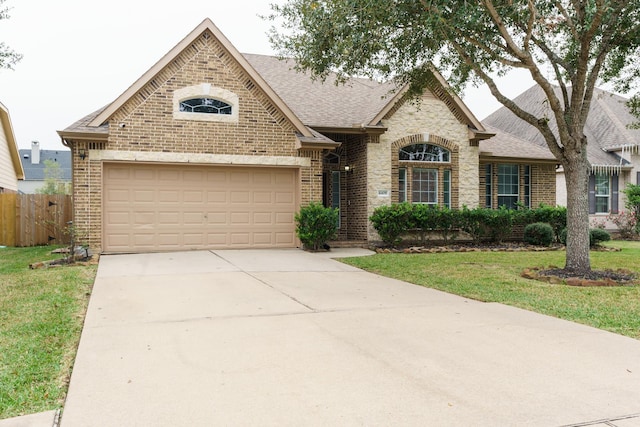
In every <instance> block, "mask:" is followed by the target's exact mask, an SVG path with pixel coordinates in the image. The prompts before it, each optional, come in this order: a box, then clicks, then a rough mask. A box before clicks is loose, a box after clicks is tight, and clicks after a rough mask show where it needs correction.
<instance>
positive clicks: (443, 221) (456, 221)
mask: <svg viewBox="0 0 640 427" xmlns="http://www.w3.org/2000/svg"><path fill="white" fill-rule="evenodd" d="M436 216H437V218H436V224H437V230H438V232H439V233H440V236H442V240H443V242H444V244H445V245H446V244H448V243H449V241H450V240H453V239H455V238H456V237H457V236H458V231H459V229H460V224H461V215H460V211H458V210H455V209H449V208H446V207H445V208H438V209H437V211H436Z"/></svg>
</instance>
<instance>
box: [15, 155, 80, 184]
mask: <svg viewBox="0 0 640 427" xmlns="http://www.w3.org/2000/svg"><path fill="white" fill-rule="evenodd" d="M19 152H20V161H21V162H22V167H23V168H24V179H25V180H26V181H29V180H36V181H42V180H44V169H45V167H46V165H45V160H52V161H54V162H56V163H58V164H59V165H60V169H61V171H62V180H63V181H71V151H69V150H40V163H38V164H33V163H31V150H29V149H26V150H25V149H23V150H19Z"/></svg>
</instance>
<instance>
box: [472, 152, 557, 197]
mask: <svg viewBox="0 0 640 427" xmlns="http://www.w3.org/2000/svg"><path fill="white" fill-rule="evenodd" d="M487 164H491V165H492V174H493V175H492V177H493V186H492V197H491V200H492V207H493V208H496V207H497V203H498V164H518V165H519V173H520V177H519V179H520V186H519V190H520V194H519V200H520V201H524V166H525V165H529V166H530V167H531V207H532V208H536V207H538V206H539V205H540V204H541V203H542V204H545V205H547V206H556V167H555V163H530V162H529V163H528V162H526V161H519V162H515V161H512V159H505V160H504V161H502V160H500V159H498V158H496V159H491V160H489V159H483V160H481V161H480V164H479V170H478V174H479V176H480V179H479V182H480V185H479V189H478V190H479V193H478V197H479V198H480V206H481V207H487V204H486V202H485V200H486V198H485V195H486V188H487V187H486V179H485V175H486V174H485V168H486V165H487Z"/></svg>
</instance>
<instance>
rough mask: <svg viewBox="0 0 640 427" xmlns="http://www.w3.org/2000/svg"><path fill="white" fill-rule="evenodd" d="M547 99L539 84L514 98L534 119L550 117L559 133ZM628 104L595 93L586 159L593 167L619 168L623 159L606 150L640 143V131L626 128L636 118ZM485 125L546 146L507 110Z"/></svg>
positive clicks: (554, 128)
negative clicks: (608, 166) (607, 166)
mask: <svg viewBox="0 0 640 427" xmlns="http://www.w3.org/2000/svg"><path fill="white" fill-rule="evenodd" d="M556 90H557V93H558V95H559V96H560V97H561V95H560V88H556ZM545 100H546V98H545V96H544V93H543V91H542V89H541V88H540V87H539V86H538V85H535V86H533V87H531V88H530V89H528V90H526V91H525V92H523V93H522V94H520V95H519V96H517V97H516V98H515V99H514V101H515V102H516V104H518V105H519V106H520V107H522V108H523V109H524V110H526V111H528V112H530V113H531V114H533V115H534V116H536V117H540V118H542V117H545V116H546V117H549V118H551V121H550V123H551V126H552V129H553V130H554V131H556V130H557V126H556V124H555V120H553V116H552V114H551V112H550V110H549V109H548V108H547V103H546V102H545ZM625 102H626V99H624V98H623V97H621V96H618V95H614V94H612V93H610V92H607V91H605V90H602V89H596V90H595V91H594V97H593V101H592V103H591V111H590V112H589V117H588V119H587V123H586V126H585V129H584V133H585V136H586V137H587V141H588V146H587V156H588V158H589V162H590V163H591V164H592V165H610V166H618V165H620V157H619V156H618V155H616V154H615V153H611V152H607V151H605V150H611V149H613V148H614V147H619V146H622V145H626V144H640V131H638V130H630V129H627V128H626V125H627V124H630V123H632V122H633V121H634V118H633V116H632V115H631V114H630V113H629V110H628V108H627V107H626V105H625ZM482 123H483V124H484V125H485V126H490V127H492V128H494V129H499V130H500V131H501V132H506V133H508V134H510V135H512V136H514V137H516V138H520V139H526V140H528V141H531V142H534V143H535V144H538V145H539V146H541V147H547V144H546V142H545V140H544V138H543V137H542V135H541V134H540V132H539V131H538V130H537V129H536V128H535V127H533V126H531V125H530V124H528V123H526V122H525V121H524V120H521V119H520V118H518V117H516V115H515V114H513V113H512V112H511V111H510V110H508V109H507V108H506V107H502V108H500V109H499V110H497V111H495V112H494V113H493V114H491V115H489V116H488V117H487V118H486V119H484V120H483V121H482ZM623 164H624V163H623Z"/></svg>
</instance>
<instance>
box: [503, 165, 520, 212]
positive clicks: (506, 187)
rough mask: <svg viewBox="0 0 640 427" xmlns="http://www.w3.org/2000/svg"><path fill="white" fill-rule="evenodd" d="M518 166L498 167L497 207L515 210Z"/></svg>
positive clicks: (516, 205) (516, 206)
mask: <svg viewBox="0 0 640 427" xmlns="http://www.w3.org/2000/svg"><path fill="white" fill-rule="evenodd" d="M518 169H519V168H518V165H509V164H499V165H498V207H502V206H505V207H506V208H507V209H517V208H518V200H519V193H518V189H519V182H520V174H519V170H518Z"/></svg>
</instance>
